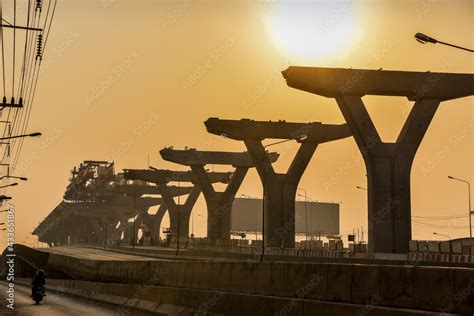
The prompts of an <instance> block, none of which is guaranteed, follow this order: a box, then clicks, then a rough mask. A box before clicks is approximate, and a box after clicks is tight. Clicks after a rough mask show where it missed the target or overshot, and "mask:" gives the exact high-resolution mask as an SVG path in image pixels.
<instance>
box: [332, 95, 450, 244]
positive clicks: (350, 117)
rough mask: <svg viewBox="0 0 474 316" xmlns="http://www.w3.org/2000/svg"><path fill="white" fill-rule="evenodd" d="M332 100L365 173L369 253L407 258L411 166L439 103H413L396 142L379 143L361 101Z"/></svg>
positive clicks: (349, 97) (359, 99)
mask: <svg viewBox="0 0 474 316" xmlns="http://www.w3.org/2000/svg"><path fill="white" fill-rule="evenodd" d="M336 101H337V103H338V105H339V108H340V109H341V112H342V114H343V115H344V118H345V119H346V121H347V123H348V125H349V128H350V129H351V132H352V134H353V135H354V138H355V140H356V142H357V145H358V147H359V149H360V151H361V153H362V156H363V157H364V161H365V166H366V169H367V181H368V188H367V189H368V205H369V211H368V224H369V252H376V253H407V252H408V243H409V240H410V239H411V203H410V173H411V167H412V163H413V159H414V158H415V154H416V151H417V149H418V147H419V145H420V143H421V141H422V139H423V137H424V135H425V133H426V130H427V129H428V126H429V125H430V122H431V120H432V119H433V117H434V115H435V113H436V110H437V109H438V106H439V103H440V101H441V100H438V99H421V100H419V101H417V102H415V104H414V106H413V108H412V110H411V112H410V114H409V116H408V119H407V121H406V122H405V124H404V126H403V128H402V130H401V132H400V135H399V136H398V139H397V140H396V142H395V143H384V142H382V140H381V138H380V136H379V134H378V132H377V130H376V128H375V125H374V124H373V121H372V119H371V118H370V115H369V113H368V112H367V109H366V107H365V105H364V103H363V102H362V99H361V98H360V97H352V96H340V97H337V98H336Z"/></svg>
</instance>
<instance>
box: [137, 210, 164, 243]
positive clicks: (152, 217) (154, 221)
mask: <svg viewBox="0 0 474 316" xmlns="http://www.w3.org/2000/svg"><path fill="white" fill-rule="evenodd" d="M166 210H167V208H166V205H165V204H164V203H163V204H161V205H160V207H159V208H158V211H157V212H156V214H148V212H145V213H143V219H142V221H143V223H144V224H145V225H146V226H147V228H148V229H149V230H150V233H151V237H152V238H153V241H155V242H156V241H158V240H160V228H161V221H162V220H163V216H164V215H165V213H166Z"/></svg>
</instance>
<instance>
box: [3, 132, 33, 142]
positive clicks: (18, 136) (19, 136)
mask: <svg viewBox="0 0 474 316" xmlns="http://www.w3.org/2000/svg"><path fill="white" fill-rule="evenodd" d="M39 136H41V133H31V134H24V135H15V136H7V137H2V138H0V141H2V140H7V139H14V138H23V137H39Z"/></svg>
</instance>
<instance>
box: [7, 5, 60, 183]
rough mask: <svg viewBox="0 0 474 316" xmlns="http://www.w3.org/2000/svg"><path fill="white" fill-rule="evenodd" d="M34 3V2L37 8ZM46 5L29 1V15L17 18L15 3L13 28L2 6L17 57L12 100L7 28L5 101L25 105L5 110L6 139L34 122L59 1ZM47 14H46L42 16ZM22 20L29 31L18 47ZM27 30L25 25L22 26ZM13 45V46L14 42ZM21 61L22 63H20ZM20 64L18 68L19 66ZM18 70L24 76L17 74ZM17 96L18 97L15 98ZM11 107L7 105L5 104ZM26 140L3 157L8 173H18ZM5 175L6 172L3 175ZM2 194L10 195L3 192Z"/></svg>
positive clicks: (17, 142) (15, 143) (10, 147)
mask: <svg viewBox="0 0 474 316" xmlns="http://www.w3.org/2000/svg"><path fill="white" fill-rule="evenodd" d="M31 1H34V2H35V4H33V3H32V2H31ZM43 2H45V1H43V0H28V6H27V7H28V9H27V12H26V14H25V15H23V17H22V16H20V15H18V14H17V3H16V0H13V24H12V23H10V22H8V21H6V20H5V19H4V18H3V12H2V7H1V4H0V19H1V20H2V21H4V22H5V23H6V24H8V25H10V26H13V43H12V46H13V49H12V51H13V56H12V64H13V67H12V71H11V72H9V73H11V76H12V77H11V81H10V83H11V91H12V92H11V93H12V95H11V96H7V88H8V87H9V86H8V87H7V82H8V81H9V79H10V78H8V77H9V76H8V75H7V72H6V65H5V62H6V61H5V59H6V57H7V55H6V53H5V50H6V49H7V48H8V46H9V45H8V44H7V42H6V37H5V34H4V28H3V27H0V42H1V45H2V48H1V54H2V78H3V82H2V87H3V98H4V100H5V99H10V100H12V101H14V103H15V104H22V107H5V109H3V111H0V115H1V112H6V113H5V114H6V115H5V116H4V118H3V119H2V120H6V122H9V123H6V124H5V127H4V130H3V133H2V134H3V137H6V136H11V135H17V134H18V135H22V134H25V133H26V132H27V129H28V125H29V122H30V118H31V112H32V107H33V104H34V100H35V96H36V89H37V85H38V81H39V74H40V68H41V63H42V59H43V55H44V52H45V49H46V44H47V42H48V38H49V34H50V32H51V29H52V22H53V19H54V15H55V12H56V6H57V0H49V1H48V4H47V7H48V8H47V10H43V6H44V3H43ZM44 11H46V14H42V12H44ZM22 20H26V21H25V22H26V27H27V28H26V30H25V36H24V41H25V42H24V43H21V44H19V43H17V41H18V37H17V36H16V35H17V34H16V28H15V26H20V25H21V24H22V23H25V22H21V21H22ZM21 26H23V25H21ZM40 26H42V31H37V30H31V28H35V29H39V28H40ZM10 43H11V42H10ZM22 44H24V47H23V49H21V53H20V50H18V49H17V46H18V45H22ZM17 60H21V68H20V65H19V64H20V63H17ZM17 64H18V65H17ZM17 68H19V69H18V70H20V72H19V73H18V74H17ZM15 92H16V94H15ZM5 103H7V102H5ZM23 142H24V139H23V138H18V139H12V140H11V141H10V142H9V145H7V146H6V148H7V149H6V150H4V152H3V155H1V163H2V164H5V165H9V168H8V171H9V172H14V170H15V168H16V166H17V164H18V163H19V161H20V157H21V153H22V149H23ZM3 173H5V172H3ZM2 182H4V184H5V183H6V184H8V182H9V179H8V178H4V179H3V180H2ZM1 191H6V189H2V190H1Z"/></svg>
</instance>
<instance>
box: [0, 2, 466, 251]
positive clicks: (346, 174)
mask: <svg viewBox="0 0 474 316" xmlns="http://www.w3.org/2000/svg"><path fill="white" fill-rule="evenodd" d="M4 14H5V12H4ZM473 15H474V2H472V1H469V0H466V1H460V0H458V1H453V0H450V1H447V0H423V1H408V0H406V1H362V0H360V1H346V2H344V1H314V2H310V1H285V2H283V3H280V2H276V1H265V2H263V1H225V2H224V1H210V0H208V1H194V0H181V1H171V0H169V1H161V0H149V1H145V0H140V1H137V0H134V1H132V0H81V1H79V0H59V3H58V7H57V12H56V16H55V20H54V22H53V23H54V24H53V28H52V33H51V38H50V43H49V44H48V49H47V51H46V52H45V57H44V58H45V60H44V65H43V66H44V67H43V69H42V73H41V77H40V81H39V85H38V92H37V97H36V100H35V106H34V108H33V112H32V118H31V122H30V127H29V130H30V131H41V132H43V136H42V138H39V139H28V140H27V141H25V145H24V150H23V153H22V158H21V160H20V163H19V164H18V167H17V170H16V171H15V174H16V175H21V176H27V177H28V178H29V181H28V182H24V183H21V184H20V185H19V186H17V187H14V188H11V189H9V191H8V194H11V195H12V196H13V197H14V199H13V200H12V202H13V203H14V204H15V206H16V214H17V218H16V225H17V226H16V238H17V241H18V242H25V241H26V237H27V236H28V235H29V233H30V232H31V231H32V230H33V228H34V227H35V226H36V225H37V224H38V222H40V221H41V220H42V219H43V218H44V217H45V216H47V215H48V213H49V212H50V211H51V210H52V209H53V208H54V207H55V206H56V205H57V204H58V203H59V202H60V201H61V199H62V196H63V193H64V190H65V188H66V185H67V184H68V179H69V177H70V170H71V169H72V167H73V166H75V165H78V164H79V163H80V162H81V161H83V160H87V159H97V160H114V161H115V163H116V168H117V171H120V170H121V169H122V168H146V167H147V160H148V156H149V157H150V164H151V165H153V166H155V167H159V168H175V169H177V170H184V169H185V168H184V167H181V166H178V165H174V164H171V163H166V162H163V161H161V159H160V158H159V155H158V150H159V149H161V148H163V147H164V146H171V145H173V146H174V147H175V148H182V147H184V146H189V147H195V148H199V149H205V150H234V151H242V150H244V149H245V147H244V145H243V144H242V143H240V142H237V141H232V140H229V139H224V138H221V137H217V136H214V135H211V134H208V133H207V132H206V130H205V127H204V125H203V122H204V121H205V120H206V119H207V118H209V117H220V118H229V119H240V118H252V119H258V120H279V119H285V120H287V121H295V122H308V121H321V122H324V123H344V119H343V117H342V115H341V113H340V111H339V108H338V107H337V105H336V103H335V101H334V100H333V99H327V98H324V97H320V96H317V95H313V94H309V93H305V92H302V91H299V90H295V89H292V88H289V87H288V86H287V85H286V83H285V80H284V79H283V77H282V76H281V74H280V71H281V70H283V69H285V68H286V67H287V66H288V65H304V66H323V67H346V68H368V69H379V68H383V69H397V70H413V71H446V72H458V73H472V72H473V71H474V59H473V56H472V54H470V53H468V52H464V51H459V50H455V49H451V48H448V47H443V46H440V45H428V44H427V45H421V44H419V43H417V42H416V41H415V40H414V38H413V35H414V34H415V33H416V32H424V33H427V34H429V35H432V36H433V37H435V38H438V39H441V40H445V41H449V42H452V43H455V44H459V45H464V46H467V47H470V48H473V47H474V32H473V30H474V27H473ZM364 101H366V102H367V104H368V108H369V111H370V114H371V115H372V117H373V119H374V120H375V124H376V126H377V127H378V128H379V132H380V134H381V135H382V137H383V138H384V139H386V140H393V139H395V137H396V136H397V135H398V132H399V129H400V128H401V125H402V124H403V122H404V121H405V118H406V116H407V115H408V112H407V111H408V109H409V106H410V103H409V102H408V101H407V100H406V99H403V98H395V97H370V98H364ZM473 105H474V104H473V98H472V97H469V98H464V99H459V100H454V101H449V102H444V103H442V105H441V107H440V109H439V111H438V112H437V114H436V116H435V118H434V120H433V122H432V124H431V126H430V128H429V130H428V132H427V135H426V137H425V139H424V141H423V143H422V144H421V147H420V150H419V152H418V154H417V156H416V159H415V162H414V166H413V170H412V215H413V216H443V215H453V214H466V213H467V189H466V187H465V186H464V185H463V184H461V183H457V182H453V181H450V180H448V179H447V176H448V175H453V176H458V177H461V178H465V179H467V180H472V179H473V174H474V173H473V164H472V161H473V153H474V151H473V150H474V146H473V145H474V144H473V136H472V134H473V130H474V121H473V119H474V115H473ZM272 149H273V150H276V151H280V152H282V153H283V154H282V157H281V158H280V161H279V162H278V165H277V170H284V169H286V168H287V166H288V164H289V163H290V160H291V159H292V158H293V155H294V153H295V151H296V149H297V145H296V143H285V144H281V145H279V146H275V147H273V148H272ZM216 170H218V169H216ZM219 170H220V169H219ZM357 185H360V186H365V185H366V178H365V166H364V163H363V161H362V159H361V156H360V153H359V150H358V148H357V146H356V144H355V142H354V140H353V139H352V138H348V139H345V140H341V141H337V142H332V143H327V144H324V145H321V146H320V147H319V148H318V149H317V151H316V154H315V156H314V158H313V160H312V161H311V164H310V165H309V167H308V169H307V171H306V173H305V174H304V176H303V178H302V180H301V184H300V187H302V188H305V189H306V190H307V191H308V195H309V196H310V197H311V198H313V199H315V200H322V201H340V202H342V204H341V232H342V233H343V234H344V235H346V234H347V233H348V232H349V231H352V229H353V228H357V227H361V226H364V227H367V202H366V201H367V199H366V192H364V191H362V190H357V189H355V187H356V186H357ZM241 193H245V194H248V195H260V196H261V194H262V189H261V185H260V182H259V180H258V178H257V175H256V172H255V171H254V170H253V171H251V172H250V173H249V175H248V176H247V178H246V179H245V181H244V184H243V186H242V188H241V189H240V191H239V194H241ZM193 212H195V214H201V215H205V214H206V208H205V204H204V200H203V198H202V196H201V198H200V200H199V202H198V204H197V205H196V207H195V209H194V211H193ZM1 214H4V213H1ZM0 216H2V218H3V216H5V215H0ZM194 220H195V234H197V235H198V236H199V235H200V236H203V235H205V231H206V229H205V221H206V219H205V218H204V217H199V216H195V217H194ZM418 220H419V219H417V221H418ZM0 221H3V220H0ZM166 222H167V221H166V220H165V222H164V223H163V224H164V225H166ZM424 223H428V224H429V225H434V226H435V228H433V227H423V226H420V224H419V223H414V225H413V238H415V239H432V238H433V237H435V236H433V234H432V233H433V231H436V232H438V233H443V234H446V235H449V236H450V237H452V238H454V237H462V236H466V235H467V234H468V229H467V228H463V229H455V228H459V227H458V226H466V225H467V223H468V222H467V217H464V218H461V219H460V220H457V221H455V222H453V223H452V224H449V221H426V219H424ZM437 226H439V228H438V227H437ZM31 239H32V238H31V237H30V239H29V240H28V241H30V240H31ZM4 242H5V238H4V236H3V237H0V243H4Z"/></svg>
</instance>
